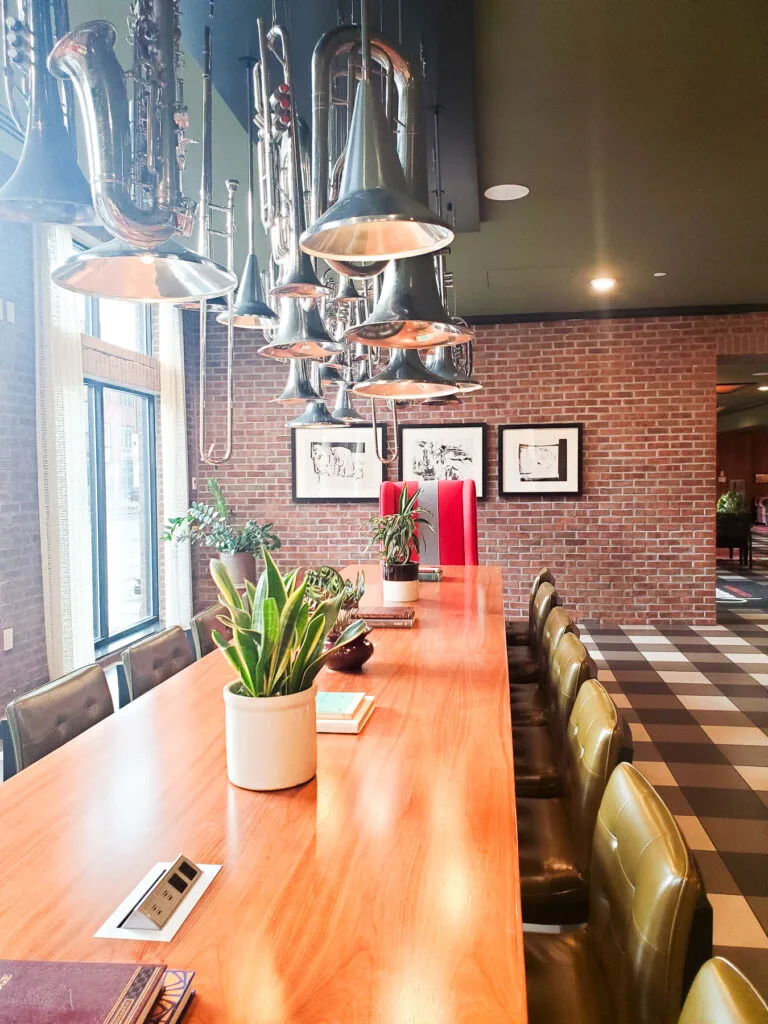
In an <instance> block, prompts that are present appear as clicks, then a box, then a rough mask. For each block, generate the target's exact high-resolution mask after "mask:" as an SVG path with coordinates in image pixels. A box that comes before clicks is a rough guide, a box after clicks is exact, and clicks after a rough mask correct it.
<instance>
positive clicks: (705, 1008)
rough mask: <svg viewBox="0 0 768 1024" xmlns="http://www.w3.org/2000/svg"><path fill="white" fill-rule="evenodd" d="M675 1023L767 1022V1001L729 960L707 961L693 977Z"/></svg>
mask: <svg viewBox="0 0 768 1024" xmlns="http://www.w3.org/2000/svg"><path fill="white" fill-rule="evenodd" d="M678 1024H768V1004H766V1003H765V1002H764V1001H763V1000H762V998H761V997H760V995H759V994H758V992H757V989H756V988H754V986H753V985H752V984H751V983H750V982H749V981H747V979H746V978H745V977H744V975H743V974H742V973H741V971H739V970H738V969H737V968H736V967H734V966H733V964H732V963H731V962H730V961H729V960H723V958H722V957H720V956H716V957H713V958H712V959H711V960H707V962H706V963H705V964H704V966H703V967H702V968H701V970H700V971H699V973H698V974H697V975H696V978H695V979H694V982H693V985H691V990H690V992H689V993H688V998H687V999H686V1000H685V1004H684V1006H683V1012H682V1013H681V1014H680V1020H679V1022H678Z"/></svg>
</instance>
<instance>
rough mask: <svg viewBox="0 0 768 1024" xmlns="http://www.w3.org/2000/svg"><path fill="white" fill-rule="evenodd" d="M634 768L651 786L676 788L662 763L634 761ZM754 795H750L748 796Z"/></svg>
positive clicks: (673, 779)
mask: <svg viewBox="0 0 768 1024" xmlns="http://www.w3.org/2000/svg"><path fill="white" fill-rule="evenodd" d="M634 765H635V768H637V770H638V771H640V772H642V773H643V775H644V776H645V777H646V779H648V781H649V782H650V784H651V785H652V786H676V785H677V782H676V780H675V777H674V775H673V774H672V772H671V771H670V770H669V768H668V767H667V766H666V765H665V764H664V762H663V761H635V762H634ZM753 795H754V794H752V793H750V796H753Z"/></svg>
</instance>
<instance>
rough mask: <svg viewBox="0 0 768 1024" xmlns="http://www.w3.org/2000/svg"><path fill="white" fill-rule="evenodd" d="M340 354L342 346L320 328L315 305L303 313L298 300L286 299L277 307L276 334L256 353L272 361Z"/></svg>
mask: <svg viewBox="0 0 768 1024" xmlns="http://www.w3.org/2000/svg"><path fill="white" fill-rule="evenodd" d="M286 306H287V308H286ZM343 350H344V346H343V344H342V343H341V342H339V341H334V340H333V338H332V337H331V336H330V334H328V332H327V331H326V329H325V328H324V327H323V321H322V320H321V319H320V314H319V313H318V311H317V306H316V305H315V303H314V302H312V303H311V305H310V307H309V309H304V307H303V306H302V304H301V302H300V301H299V300H298V299H285V300H284V301H283V303H281V305H280V324H279V326H278V328H277V333H276V334H275V337H274V338H273V339H272V341H271V342H269V344H267V345H263V346H262V347H261V348H260V349H259V355H261V356H271V357H272V358H273V359H330V357H331V356H332V355H335V354H336V353H337V352H342V351H343Z"/></svg>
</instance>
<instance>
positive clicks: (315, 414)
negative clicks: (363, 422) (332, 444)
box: [288, 400, 347, 429]
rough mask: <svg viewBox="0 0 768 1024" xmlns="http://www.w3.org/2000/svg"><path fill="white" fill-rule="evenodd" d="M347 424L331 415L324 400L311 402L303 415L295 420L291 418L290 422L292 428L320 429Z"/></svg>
mask: <svg viewBox="0 0 768 1024" xmlns="http://www.w3.org/2000/svg"><path fill="white" fill-rule="evenodd" d="M346 425H347V424H346V423H343V422H342V421H341V420H337V419H336V418H335V417H334V416H331V414H330V413H329V412H328V407H327V405H326V404H325V402H323V401H322V400H321V401H315V402H309V403H308V405H307V408H306V409H305V410H304V412H303V413H302V414H301V416H297V417H296V419H295V420H291V421H290V423H289V424H288V426H289V427H291V429H295V428H296V427H310V428H314V429H320V428H322V427H346Z"/></svg>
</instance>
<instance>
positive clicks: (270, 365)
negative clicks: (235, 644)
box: [185, 314, 768, 623]
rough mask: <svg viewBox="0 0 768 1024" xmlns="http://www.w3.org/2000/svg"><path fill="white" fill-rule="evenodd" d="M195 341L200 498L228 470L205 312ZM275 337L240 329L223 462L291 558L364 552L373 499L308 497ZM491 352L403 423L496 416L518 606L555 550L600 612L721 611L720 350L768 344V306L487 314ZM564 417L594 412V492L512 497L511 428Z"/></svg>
mask: <svg viewBox="0 0 768 1024" xmlns="http://www.w3.org/2000/svg"><path fill="white" fill-rule="evenodd" d="M185 337H186V349H187V352H186V358H187V384H188V398H189V403H190V421H189V422H190V460H191V465H190V472H191V475H192V476H194V477H197V478H198V487H199V489H198V492H197V493H198V494H200V495H201V494H202V491H203V488H204V483H205V480H206V478H207V476H208V475H210V472H211V471H210V470H209V469H207V468H206V467H205V466H203V465H202V464H201V463H200V462H199V460H198V459H197V457H196V454H195V453H196V452H197V433H196V431H197V418H196V407H197V386H196V379H195V374H196V367H197V324H196V319H195V317H194V315H193V314H185ZM259 341H260V335H255V336H254V335H253V334H252V333H249V332H246V331H239V332H237V333H236V375H235V410H236V420H235V438H234V441H235V448H234V455H233V457H232V459H231V461H230V462H228V463H226V464H225V465H224V466H222V467H220V468H218V469H217V470H216V471H215V475H216V476H217V478H218V479H219V481H220V482H221V484H222V485H223V487H224V489H225V493H226V494H227V496H228V497H229V498H230V500H231V504H232V507H233V509H234V510H235V511H236V513H237V514H239V515H241V516H254V517H256V518H259V519H262V520H263V519H270V520H274V522H275V523H276V525H277V528H278V530H279V532H280V535H281V537H282V539H283V543H284V548H283V551H282V553H281V562H282V564H283V566H284V567H285V568H286V569H287V568H288V567H290V566H292V565H295V564H299V563H304V562H308V561H313V562H320V561H330V562H332V563H336V564H340V563H343V562H346V561H350V560H355V559H359V558H363V557H364V553H363V548H364V540H363V527H364V522H365V519H366V516H367V515H368V514H370V512H371V506H369V505H364V504H360V505H295V504H293V503H292V501H291V467H290V437H289V430H288V429H287V427H286V421H287V420H288V418H289V416H288V415H287V414H286V410H285V408H281V407H280V406H277V405H275V404H273V403H271V402H270V399H272V398H274V397H275V395H277V394H278V393H279V392H280V390H281V389H282V386H283V381H284V378H285V375H286V369H285V367H284V366H282V365H278V363H277V361H274V360H269V359H264V358H262V357H260V356H258V355H257V353H256V348H257V347H258V344H259ZM209 344H210V347H209V392H208V394H209V413H208V419H209V424H210V427H211V430H210V436H211V437H213V436H221V423H222V417H223V395H224V329H223V328H221V327H219V326H218V325H216V326H212V328H211V331H210V343H209ZM475 351H476V374H477V376H478V377H479V378H480V379H481V380H482V381H483V382H484V383H485V385H486V387H485V389H484V390H483V391H481V392H479V393H477V394H476V395H473V396H471V397H468V398H467V399H465V400H464V403H463V405H462V406H460V407H458V406H457V407H451V406H447V407H437V408H433V409H431V410H429V409H428V407H423V406H422V407H420V408H419V407H414V408H411V409H408V410H406V411H405V412H404V413H403V416H402V419H403V421H405V422H409V421H410V422H440V421H441V420H451V421H457V422H461V421H462V420H466V421H483V422H486V423H488V425H489V428H490V429H489V434H488V440H489V445H488V448H489V450H488V453H487V459H488V483H487V493H488V495H489V497H488V500H487V501H484V502H482V503H481V504H480V506H479V511H478V519H479V532H480V557H481V561H483V562H486V563H493V564H497V565H501V566H502V567H503V569H504V578H505V589H506V595H507V597H506V600H507V609H508V612H509V613H510V614H511V615H515V614H520V613H521V612H522V610H523V608H524V607H525V606H526V600H527V598H526V589H527V585H528V581H529V579H530V578H531V577H532V576H533V574H534V573H535V572H536V570H537V569H538V568H539V567H540V566H541V565H544V564H547V565H549V566H550V567H551V568H552V569H553V570H554V571H555V573H556V574H557V578H558V580H559V582H560V584H561V589H562V592H563V594H564V595H565V598H566V600H567V602H568V603H569V604H570V606H571V607H573V608H574V609H576V610H577V611H578V613H579V615H581V616H583V617H585V618H597V619H601V620H603V621H619V622H624V623H633V622H634V623H637V622H648V621H661V620H684V621H688V622H695V623H706V622H712V621H714V615H715V603H714V601H715V595H714V537H713V529H714V498H715V389H714V385H715V380H716V360H717V354H718V352H722V353H726V352H734V351H737V352H745V351H746V352H760V351H762V352H768V316H766V315H765V314H749V315H738V316H727V317H704V316H702V317H698V318H691V317H670V318H652V319H651V318H649V319H624V320H618V319H617V320H601V321H586V320H569V321H560V322H553V323H531V324H513V325H498V326H490V327H488V326H484V327H481V328H478V330H477V341H476V347H475ZM358 405H359V408H360V409H361V411H362V409H363V406H362V404H361V403H358ZM558 421H560V422H583V424H584V495H583V496H582V497H581V498H580V499H577V500H573V499H567V498H558V499H554V500H553V499H545V498H534V499H524V498H506V499H504V498H499V497H498V493H497V491H498V488H497V460H496V444H497V437H496V427H497V426H498V425H499V424H504V423H525V422H532V423H546V422H558ZM389 439H390V440H391V436H390V438H389ZM391 475H392V476H394V475H395V473H394V469H393V470H392V471H391ZM206 561H207V555H206V553H204V552H203V553H201V554H200V556H198V557H197V559H196V566H195V569H196V572H195V595H196V605H197V606H198V607H200V606H202V605H203V604H206V603H208V602H209V601H210V600H211V599H212V598H213V588H212V584H211V582H210V580H209V579H208V577H207V573H206V571H205V562H206Z"/></svg>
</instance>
